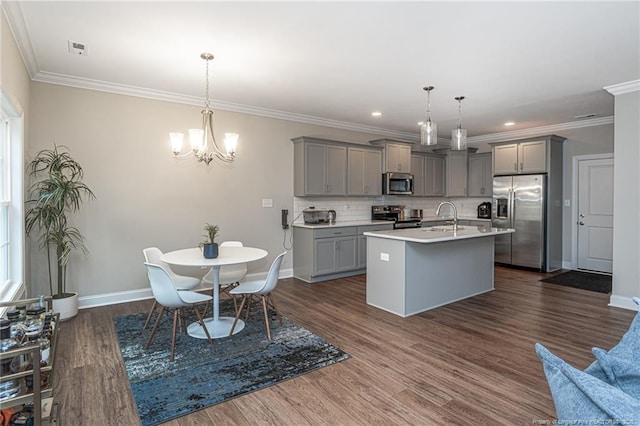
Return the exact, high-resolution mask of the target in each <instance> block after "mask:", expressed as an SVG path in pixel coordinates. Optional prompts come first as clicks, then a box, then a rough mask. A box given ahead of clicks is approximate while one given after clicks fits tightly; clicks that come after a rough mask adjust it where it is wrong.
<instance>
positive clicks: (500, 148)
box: [493, 139, 547, 175]
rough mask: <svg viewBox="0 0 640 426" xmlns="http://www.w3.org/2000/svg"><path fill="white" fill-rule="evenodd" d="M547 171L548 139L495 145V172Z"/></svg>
mask: <svg viewBox="0 0 640 426" xmlns="http://www.w3.org/2000/svg"><path fill="white" fill-rule="evenodd" d="M546 171H547V140H546V139H542V140H531V141H526V142H519V143H509V144H505V145H495V146H494V147H493V173H494V174H495V175H513V174H518V173H544V172H546Z"/></svg>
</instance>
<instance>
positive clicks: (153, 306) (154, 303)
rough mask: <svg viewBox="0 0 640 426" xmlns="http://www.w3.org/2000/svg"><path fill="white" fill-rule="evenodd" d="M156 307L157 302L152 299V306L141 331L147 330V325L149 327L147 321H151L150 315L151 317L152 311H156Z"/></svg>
mask: <svg viewBox="0 0 640 426" xmlns="http://www.w3.org/2000/svg"><path fill="white" fill-rule="evenodd" d="M156 306H158V302H156V300H155V299H153V305H151V310H150V311H149V315H147V320H146V321H145V322H144V326H142V329H143V330H146V329H147V325H149V321H150V320H151V315H153V311H155V310H156Z"/></svg>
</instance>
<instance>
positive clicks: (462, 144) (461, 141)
mask: <svg viewBox="0 0 640 426" xmlns="http://www.w3.org/2000/svg"><path fill="white" fill-rule="evenodd" d="M454 99H455V100H456V101H458V126H457V127H456V128H455V129H453V130H452V131H451V150H452V151H465V150H466V149H467V129H463V128H462V119H461V118H460V115H461V114H460V113H461V110H462V100H463V99H464V96H457V97H455V98H454Z"/></svg>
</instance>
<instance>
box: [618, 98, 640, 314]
mask: <svg viewBox="0 0 640 426" xmlns="http://www.w3.org/2000/svg"><path fill="white" fill-rule="evenodd" d="M615 115H616V122H615V146H616V155H615V158H614V168H615V170H614V182H615V183H614V186H615V189H614V193H613V196H614V201H613V292H612V295H611V304H612V305H616V306H627V307H629V308H632V309H635V308H636V307H635V305H634V304H633V303H631V301H630V300H629V299H630V298H631V297H633V296H640V279H639V278H640V220H639V219H640V118H639V117H640V91H638V90H636V91H635V92H630V93H626V94H620V95H617V96H616V97H615Z"/></svg>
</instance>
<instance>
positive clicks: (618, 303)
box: [609, 294, 638, 311]
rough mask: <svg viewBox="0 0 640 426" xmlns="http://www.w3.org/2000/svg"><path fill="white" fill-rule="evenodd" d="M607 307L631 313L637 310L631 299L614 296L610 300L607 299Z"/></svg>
mask: <svg viewBox="0 0 640 426" xmlns="http://www.w3.org/2000/svg"><path fill="white" fill-rule="evenodd" d="M609 306H613V307H616V308H622V309H630V310H632V311H637V310H638V305H636V304H635V302H634V301H633V300H632V299H631V297H626V296H616V295H615V294H612V295H611V298H610V299H609Z"/></svg>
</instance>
